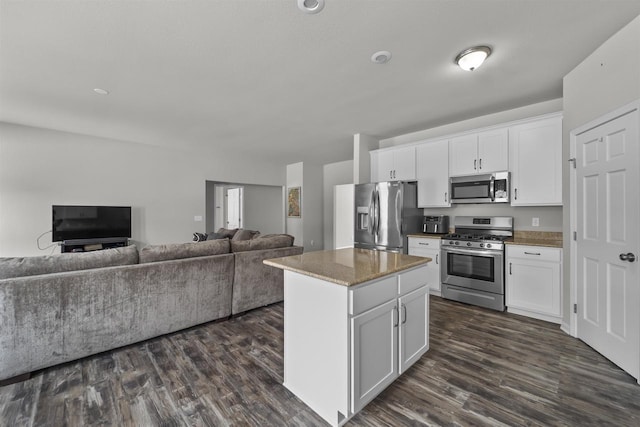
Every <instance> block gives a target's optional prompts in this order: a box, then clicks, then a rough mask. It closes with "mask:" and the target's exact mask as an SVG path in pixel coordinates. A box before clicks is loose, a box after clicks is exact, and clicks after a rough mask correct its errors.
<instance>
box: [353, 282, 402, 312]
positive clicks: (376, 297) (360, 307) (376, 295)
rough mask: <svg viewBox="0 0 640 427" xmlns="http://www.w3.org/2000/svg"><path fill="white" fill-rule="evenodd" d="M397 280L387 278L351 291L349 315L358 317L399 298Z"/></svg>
mask: <svg viewBox="0 0 640 427" xmlns="http://www.w3.org/2000/svg"><path fill="white" fill-rule="evenodd" d="M397 292H398V286H397V284H396V278H395V276H394V277H386V278H384V279H381V280H379V281H377V282H373V283H368V284H365V285H363V286H361V287H358V288H356V289H351V290H349V293H350V298H349V314H352V315H357V314H360V313H364V312H365V311H367V310H370V309H372V308H373V307H377V306H379V305H380V304H383V303H385V302H387V301H390V300H392V299H394V298H396V297H397Z"/></svg>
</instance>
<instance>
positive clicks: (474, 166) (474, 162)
mask: <svg viewBox="0 0 640 427" xmlns="http://www.w3.org/2000/svg"><path fill="white" fill-rule="evenodd" d="M477 164H478V160H474V161H473V170H476V169H477V168H476V165H477Z"/></svg>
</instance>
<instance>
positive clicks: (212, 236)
mask: <svg viewBox="0 0 640 427" xmlns="http://www.w3.org/2000/svg"><path fill="white" fill-rule="evenodd" d="M218 239H228V237H225V236H224V235H222V234H218V233H214V232H213V231H212V232H211V233H209V234H207V240H218Z"/></svg>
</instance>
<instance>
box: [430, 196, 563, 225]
mask: <svg viewBox="0 0 640 427" xmlns="http://www.w3.org/2000/svg"><path fill="white" fill-rule="evenodd" d="M423 211H424V214H425V215H449V216H450V218H449V220H450V221H451V226H452V227H453V217H454V216H465V215H466V216H512V217H513V228H514V229H516V230H529V231H554V232H560V231H562V206H518V207H512V206H511V205H509V204H508V203H507V204H502V203H496V204H479V205H476V204H470V205H465V204H461V205H454V206H453V207H450V208H434V209H423ZM532 218H538V219H539V222H540V225H539V226H538V227H534V226H532V225H531V222H532Z"/></svg>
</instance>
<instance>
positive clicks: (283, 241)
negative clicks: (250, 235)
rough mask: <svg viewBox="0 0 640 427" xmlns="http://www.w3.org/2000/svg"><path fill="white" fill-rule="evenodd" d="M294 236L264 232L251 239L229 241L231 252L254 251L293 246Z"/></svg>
mask: <svg viewBox="0 0 640 427" xmlns="http://www.w3.org/2000/svg"><path fill="white" fill-rule="evenodd" d="M293 240H294V237H293V236H291V235H289V234H265V235H264V236H258V237H256V238H255V239H251V240H240V241H234V240H232V241H231V252H245V251H256V250H260V249H275V248H286V247H289V246H293Z"/></svg>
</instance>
